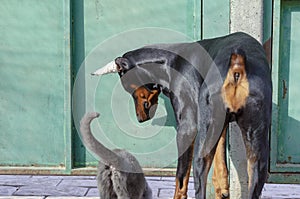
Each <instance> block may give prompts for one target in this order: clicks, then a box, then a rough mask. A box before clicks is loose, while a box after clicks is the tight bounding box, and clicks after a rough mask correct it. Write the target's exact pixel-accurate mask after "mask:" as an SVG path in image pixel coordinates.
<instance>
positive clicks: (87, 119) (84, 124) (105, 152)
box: [80, 112, 119, 166]
mask: <svg viewBox="0 0 300 199" xmlns="http://www.w3.org/2000/svg"><path fill="white" fill-rule="evenodd" d="M99 115H100V114H99V113H97V112H90V113H86V114H85V115H84V116H83V118H82V119H81V121H80V132H81V137H82V141H83V143H84V145H85V146H86V147H87V148H88V149H90V150H91V151H92V152H93V153H95V154H96V155H97V156H98V157H100V158H101V159H102V160H103V161H104V163H105V164H108V165H114V166H118V165H119V156H118V155H117V154H115V153H114V152H113V151H111V150H110V149H108V148H106V147H105V146H104V145H103V144H101V143H100V142H99V141H98V140H97V139H96V138H95V137H94V136H93V134H92V132H91V127H90V124H91V122H92V120H93V119H95V118H97V117H99Z"/></svg>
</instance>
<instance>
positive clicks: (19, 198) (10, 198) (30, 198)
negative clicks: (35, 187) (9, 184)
mask: <svg viewBox="0 0 300 199" xmlns="http://www.w3.org/2000/svg"><path fill="white" fill-rule="evenodd" d="M44 198H45V197H44V196H39V197H37V196H0V199H44ZM98 199H99V198H98Z"/></svg>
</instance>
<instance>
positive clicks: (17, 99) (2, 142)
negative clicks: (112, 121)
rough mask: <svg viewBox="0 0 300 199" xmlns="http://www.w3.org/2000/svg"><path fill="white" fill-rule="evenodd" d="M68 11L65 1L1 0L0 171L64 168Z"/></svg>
mask: <svg viewBox="0 0 300 199" xmlns="http://www.w3.org/2000/svg"><path fill="white" fill-rule="evenodd" d="M69 13H70V11H69V1H68V0H64V1H61V0H44V1H40V0H22V1H20V0H2V1H1V6H0V79H1V81H0V113H1V119H0V166H1V169H0V172H1V173H5V172H6V171H7V173H11V170H12V169H15V171H14V173H27V170H28V172H34V173H40V172H44V173H49V172H55V173H65V172H66V171H67V170H70V162H71V161H70V160H71V159H70V158H71V156H70V154H71V148H70V146H71V144H70V143H71V142H70V137H71V134H70V127H71V125H70V121H71V114H70V62H69V60H70V53H69V49H70V46H69V38H70V37H69V35H70V31H69V16H70V15H69ZM8 170H9V171H8ZM32 170H34V171H32Z"/></svg>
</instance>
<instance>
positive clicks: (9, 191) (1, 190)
mask: <svg viewBox="0 0 300 199" xmlns="http://www.w3.org/2000/svg"><path fill="white" fill-rule="evenodd" d="M17 189H18V187H13V186H0V196H10V195H13V193H14V192H16V191H17Z"/></svg>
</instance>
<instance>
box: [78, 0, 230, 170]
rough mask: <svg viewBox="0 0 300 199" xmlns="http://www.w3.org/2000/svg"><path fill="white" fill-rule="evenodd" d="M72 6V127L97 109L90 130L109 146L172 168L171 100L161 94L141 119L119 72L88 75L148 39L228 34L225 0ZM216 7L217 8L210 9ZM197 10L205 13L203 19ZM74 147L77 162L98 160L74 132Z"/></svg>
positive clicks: (174, 155)
mask: <svg viewBox="0 0 300 199" xmlns="http://www.w3.org/2000/svg"><path fill="white" fill-rule="evenodd" d="M202 3H203V4H202ZM201 4H202V6H201ZM72 6H73V9H72V11H73V21H74V24H73V36H74V37H73V38H74V39H73V44H74V49H73V50H74V51H73V57H74V62H73V68H74V69H75V70H74V72H75V73H74V81H75V84H74V90H73V94H74V97H73V113H74V118H75V127H77V128H78V126H76V124H78V123H79V120H80V118H81V117H82V115H83V114H84V113H85V112H87V111H94V110H96V111H98V112H100V113H101V116H100V118H99V120H97V122H95V124H93V131H94V134H95V135H96V137H97V138H98V139H99V140H101V141H102V142H103V143H105V144H106V145H107V146H108V147H109V148H116V147H118V148H126V149H127V150H129V151H130V152H132V153H133V154H134V155H135V156H136V157H138V159H139V161H140V162H141V164H142V166H143V167H145V168H162V167H164V168H165V167H172V168H173V167H175V165H176V164H175V162H176V159H177V147H176V130H175V119H174V114H173V111H172V108H171V106H170V103H169V100H168V99H167V98H166V97H163V96H161V98H160V99H159V107H158V110H157V112H156V115H155V118H154V119H152V120H151V121H148V122H146V123H143V124H139V123H138V122H137V119H136V116H135V112H134V106H133V105H134V103H133V101H132V99H131V96H130V95H129V94H128V93H126V92H125V91H124V89H123V88H122V87H121V85H120V82H119V77H118V75H116V74H112V75H107V76H103V77H101V78H99V77H91V76H89V74H90V73H91V72H93V71H94V70H95V69H97V68H99V67H101V66H104V65H105V64H106V63H108V62H110V61H111V60H113V59H114V58H116V57H117V56H121V55H122V54H123V53H124V52H126V51H128V50H132V49H135V48H138V47H142V46H144V45H146V44H153V43H170V42H183V41H192V40H193V41H194V40H198V39H200V38H208V37H214V36H219V35H225V34H227V33H228V32H229V28H228V27H229V25H228V24H229V23H228V22H229V2H228V1H217V2H208V1H205V3H204V2H202V1H198V0H196V1H194V0H188V1H181V0H176V1H174V0H167V1H159V0H154V1H139V0H130V1H126V2H125V1H111V0H103V1H82V0H80V1H73V5H72ZM201 8H202V10H201ZM216 9H218V10H219V11H218V12H217V13H216V12H213V11H214V10H216ZM201 13H204V14H205V16H203V18H202V19H201V17H200V16H201ZM84 58H85V60H84ZM83 61H84V62H83ZM83 85H84V86H83ZM83 94H85V95H83ZM73 146H74V148H73V150H74V154H75V155H74V165H75V167H79V168H80V167H85V166H95V165H96V164H97V161H96V159H95V158H94V157H93V156H92V155H90V153H89V152H87V151H86V150H85V148H84V146H83V145H82V144H81V141H80V138H79V137H78V135H77V133H76V132H75V133H74V139H73Z"/></svg>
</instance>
